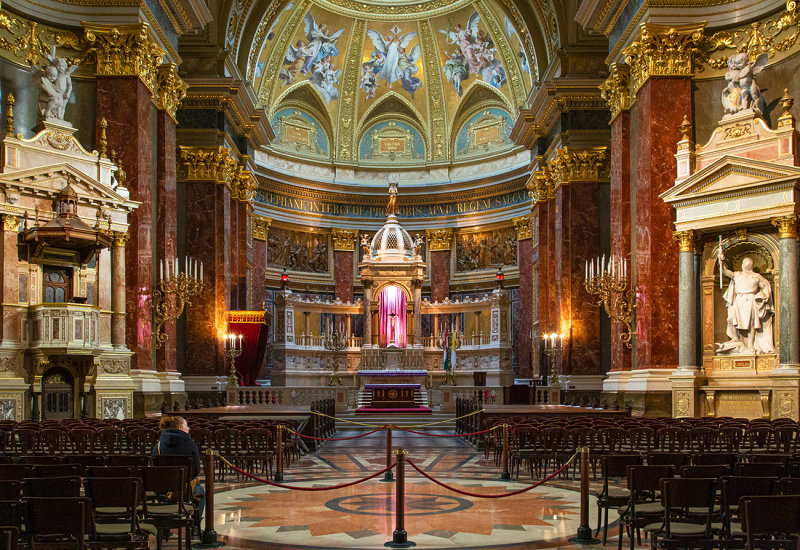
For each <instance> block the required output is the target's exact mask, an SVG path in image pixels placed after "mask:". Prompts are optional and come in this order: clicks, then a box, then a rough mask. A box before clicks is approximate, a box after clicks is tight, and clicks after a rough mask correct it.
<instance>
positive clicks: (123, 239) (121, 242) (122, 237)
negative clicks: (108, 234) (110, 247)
mask: <svg viewBox="0 0 800 550" xmlns="http://www.w3.org/2000/svg"><path fill="white" fill-rule="evenodd" d="M130 238H131V236H130V235H129V234H128V233H123V232H122V231H114V246H117V247H122V246H125V245H126V244H128V239H130Z"/></svg>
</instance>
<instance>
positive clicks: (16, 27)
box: [0, 9, 85, 65]
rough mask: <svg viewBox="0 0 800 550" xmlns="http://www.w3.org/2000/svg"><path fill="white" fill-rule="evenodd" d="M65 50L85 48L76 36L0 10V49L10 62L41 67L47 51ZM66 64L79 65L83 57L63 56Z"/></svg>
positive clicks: (48, 53)
mask: <svg viewBox="0 0 800 550" xmlns="http://www.w3.org/2000/svg"><path fill="white" fill-rule="evenodd" d="M53 47H57V48H67V49H71V50H75V51H76V52H80V53H81V54H82V52H83V50H84V49H85V45H84V44H83V41H82V40H81V39H80V38H79V37H78V35H76V34H74V33H72V32H69V31H64V30H61V29H55V28H52V27H48V26H47V25H42V24H41V23H37V22H36V21H30V20H28V19H24V18H22V17H19V16H16V15H12V14H11V13H9V12H7V11H6V10H3V9H0V49H2V50H6V51H8V52H9V53H10V54H11V59H12V60H13V61H15V62H17V63H21V64H24V65H41V64H42V63H45V62H47V56H49V55H50V52H51V49H52V48H53ZM66 59H67V62H68V63H69V64H70V65H77V64H79V63H80V62H81V61H82V60H83V58H82V55H79V56H77V57H67V58H66Z"/></svg>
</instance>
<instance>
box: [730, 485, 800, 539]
mask: <svg viewBox="0 0 800 550" xmlns="http://www.w3.org/2000/svg"><path fill="white" fill-rule="evenodd" d="M739 509H740V510H743V513H742V529H743V530H744V532H745V534H746V536H747V548H757V547H758V546H757V543H756V542H755V541H756V540H757V539H759V538H773V537H775V538H783V539H785V540H787V541H788V540H789V538H790V537H789V536H790V535H797V534H800V495H780V496H776V495H770V496H744V497H742V498H740V499H739ZM773 542H775V541H773ZM794 544H797V543H796V542H794Z"/></svg>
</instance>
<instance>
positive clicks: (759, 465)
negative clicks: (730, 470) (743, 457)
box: [735, 462, 785, 477]
mask: <svg viewBox="0 0 800 550" xmlns="http://www.w3.org/2000/svg"><path fill="white" fill-rule="evenodd" d="M784 469H785V466H784V465H783V464H782V463H780V462H750V463H739V464H737V465H736V468H735V471H736V475H738V476H755V477H781V476H782V475H783V471H784Z"/></svg>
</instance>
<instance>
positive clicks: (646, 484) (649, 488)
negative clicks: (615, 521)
mask: <svg viewBox="0 0 800 550" xmlns="http://www.w3.org/2000/svg"><path fill="white" fill-rule="evenodd" d="M674 475H675V468H674V467H673V466H672V465H656V466H654V465H648V466H628V468H627V477H628V489H630V491H631V500H635V498H636V495H637V494H644V493H649V494H650V495H651V496H652V495H655V494H656V493H657V492H658V491H659V490H660V489H661V480H662V479H664V478H669V477H673V476H674Z"/></svg>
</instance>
